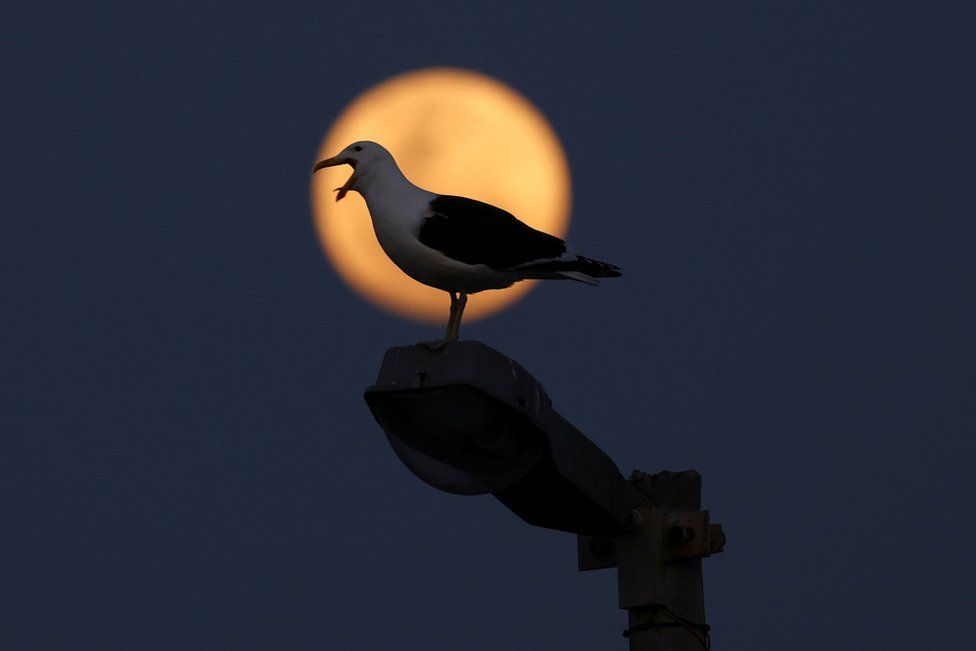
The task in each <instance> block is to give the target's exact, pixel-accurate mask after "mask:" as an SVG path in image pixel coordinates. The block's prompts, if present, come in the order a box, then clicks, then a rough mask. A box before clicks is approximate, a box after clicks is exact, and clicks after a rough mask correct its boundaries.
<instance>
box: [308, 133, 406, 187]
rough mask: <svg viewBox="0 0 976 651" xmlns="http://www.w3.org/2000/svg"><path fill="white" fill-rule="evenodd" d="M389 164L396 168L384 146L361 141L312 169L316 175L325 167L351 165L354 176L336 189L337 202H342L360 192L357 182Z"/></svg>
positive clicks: (320, 162)
mask: <svg viewBox="0 0 976 651" xmlns="http://www.w3.org/2000/svg"><path fill="white" fill-rule="evenodd" d="M388 163H393V165H394V166H395V165H396V163H395V162H394V161H393V156H392V155H391V154H390V152H388V151H387V150H386V149H384V148H383V146H382V145H378V144H377V143H375V142H370V141H369V140H360V141H359V142H354V143H352V144H351V145H349V146H348V147H346V148H345V149H343V150H342V151H340V152H339V153H338V154H336V155H335V156H333V157H332V158H326V159H325V160H323V161H319V162H318V163H316V165H315V167H314V168H313V169H312V173H313V174H314V173H315V172H318V171H319V170H320V169H322V168H324V167H335V166H336V165H349V166H350V167H352V176H350V177H349V180H348V181H346V182H345V183H344V184H343V185H342V187H339V188H336V189H335V191H336V192H338V194H337V195H336V201H341V200H342V198H343V197H345V196H346V193H347V192H349V191H350V190H356V191H357V192H358V191H359V189H360V188H359V186H358V185H357V182H358V181H360V180H361V179H362V178H363V176H364V175H367V174H369V173H370V171H372V170H374V169H376V168H378V167H382V166H384V165H386V164H388Z"/></svg>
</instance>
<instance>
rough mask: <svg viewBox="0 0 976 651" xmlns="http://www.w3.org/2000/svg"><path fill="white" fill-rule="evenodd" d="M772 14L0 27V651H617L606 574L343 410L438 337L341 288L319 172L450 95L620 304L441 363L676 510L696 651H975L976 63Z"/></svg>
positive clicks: (539, 322) (174, 13) (667, 8)
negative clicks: (397, 84) (503, 150)
mask: <svg viewBox="0 0 976 651" xmlns="http://www.w3.org/2000/svg"><path fill="white" fill-rule="evenodd" d="M796 4H797V3H778V2H768V3H764V4H760V3H751V2H734V3H729V2H725V3H718V2H716V3H697V2H683V3H667V4H666V5H664V6H656V7H651V6H648V5H644V4H643V3H641V4H640V6H641V7H643V8H641V9H639V10H638V9H636V7H637V6H638V3H632V5H633V7H635V9H633V10H631V11H627V10H624V9H622V8H620V7H619V6H612V5H609V4H607V3H593V4H589V5H585V6H583V5H579V6H575V5H574V3H565V2H553V3H548V4H542V3H525V2H511V3H498V4H495V5H493V6H482V7H474V6H467V5H465V4H463V3H457V2H438V3H434V2H410V3H398V7H399V8H397V9H393V8H392V6H393V3H390V6H385V5H383V4H377V3H370V2H344V3H327V2H321V1H320V2H314V3H313V2H294V3H252V2H244V3H241V2H235V3H205V4H204V6H200V5H198V4H197V3H187V4H185V5H181V6H177V5H176V4H175V3H166V2H163V3H133V2H125V3H121V2H120V3H108V2H102V3H56V2H55V3H26V2H17V3H10V2H7V3H5V4H4V8H3V9H2V10H0V82H2V83H0V94H2V102H0V120H2V124H3V129H2V134H3V135H2V141H0V184H2V186H0V201H2V204H0V205H2V213H0V266H2V281H0V308H2V311H3V321H2V329H0V363H2V369H3V372H2V375H0V378H2V394H0V395H2V401H0V516H2V518H0V551H2V562H0V646H2V648H3V649H5V650H21V649H23V650H27V649H30V650H36V649H44V650H47V649H146V650H155V649H161V650H162V649H166V650H170V649H194V650H195V649H201V650H204V649H233V650H237V649H289V650H290V649H295V650H299V649H316V650H321V649H394V648H396V649H474V650H480V649H485V650H488V649H491V650H498V649H520V650H521V649H525V650H529V649H581V650H582V649H624V648H626V641H625V640H624V638H622V637H621V630H622V629H623V628H624V627H625V626H626V614H625V612H623V611H620V610H619V609H618V608H617V603H616V576H615V573H614V572H613V571H603V572H589V573H585V574H581V573H578V572H577V571H576V542H575V539H574V538H573V537H572V536H570V535H568V534H563V533H559V532H554V531H547V530H543V529H534V528H532V527H529V526H528V525H525V524H524V523H522V522H521V521H519V520H518V519H517V518H516V517H515V516H513V515H512V514H511V513H510V512H508V511H507V510H506V509H505V508H504V507H503V506H502V505H501V504H500V503H498V502H497V501H495V500H494V499H493V498H491V497H458V496H453V495H448V494H446V493H440V492H438V491H436V490H434V489H432V488H430V487H428V486H426V485H425V484H423V483H421V482H420V481H419V480H417V479H416V478H415V477H414V476H412V475H411V474H410V473H409V472H408V471H407V470H406V469H405V468H404V467H403V466H402V464H401V463H400V462H399V461H398V460H397V459H396V457H395V456H394V454H393V452H392V451H391V450H390V448H389V446H388V445H387V443H386V441H385V439H384V437H383V436H382V433H381V431H380V429H379V427H378V426H377V425H376V424H375V422H374V421H373V420H372V417H371V416H370V414H369V412H368V410H367V408H366V405H365V403H364V402H363V400H362V391H363V389H364V388H365V387H366V386H367V385H369V384H371V383H372V382H373V380H374V379H375V375H376V371H377V370H378V367H379V363H380V360H381V358H382V354H383V352H384V350H385V349H386V348H388V347H390V346H394V345H402V344H410V343H413V342H416V341H419V340H425V339H432V338H435V337H437V336H439V335H440V334H441V332H442V327H441V326H430V325H421V324H416V323H411V322H407V321H404V320H402V319H400V318H398V317H395V316H392V315H390V314H387V313H385V312H383V311H381V310H380V309H378V308H376V307H374V306H372V305H370V304H368V303H366V302H364V301H363V300H361V299H360V298H358V297H357V296H356V295H355V294H353V293H352V292H351V291H350V290H349V289H348V288H347V287H346V286H345V285H344V284H343V283H342V281H341V280H340V279H339V278H338V276H337V274H336V273H335V272H334V271H333V269H332V268H331V266H330V265H329V263H328V261H327V260H326V259H325V258H324V257H323V255H322V253H321V250H320V248H319V244H318V241H317V238H316V234H315V231H314V228H313V225H312V221H311V216H310V208H309V199H308V186H309V178H310V170H311V166H312V164H313V163H314V162H315V155H316V150H317V148H318V145H319V141H320V139H321V137H322V136H323V134H324V133H325V131H326V130H327V129H328V127H329V125H330V124H331V123H332V121H333V120H334V118H335V117H336V115H337V114H338V112H339V111H340V110H341V109H342V107H343V106H344V105H345V104H346V103H347V102H348V101H350V100H351V99H352V98H353V97H355V96H356V95H357V94H358V93H360V92H362V91H363V90H365V89H366V88H368V87H370V86H371V85H373V84H375V83H377V82H380V81H382V80H384V79H386V78H388V77H390V76H392V75H394V74H397V73H400V72H403V71H406V70H411V69H416V68H421V67H426V66H432V65H449V66H458V67H464V68H469V69H472V70H476V71H479V72H482V73H486V74H489V75H492V76H494V77H496V78H498V79H500V80H502V81H504V82H506V83H508V84H510V85H512V86H513V87H515V88H516V89H518V90H519V91H520V92H522V93H523V94H524V95H525V96H527V97H528V98H529V99H530V100H531V101H533V102H534V103H535V104H536V106H538V107H539V108H540V109H541V110H542V111H543V112H544V113H545V115H546V116H547V117H548V118H549V120H550V122H551V124H552V125H553V127H554V128H555V130H556V132H557V133H558V134H559V136H560V138H561V139H562V142H563V144H564V146H565V148H566V152H567V155H568V158H569V163H570V166H571V168H572V175H573V183H574V207H573V222H572V225H571V229H570V235H569V237H570V239H571V240H572V241H573V242H575V243H576V244H577V246H578V247H579V248H580V249H582V250H584V251H585V252H586V253H587V254H588V255H592V256H594V257H597V258H600V259H605V260H608V261H610V262H613V263H615V264H618V265H620V266H621V267H622V268H623V269H624V276H623V278H621V279H619V280H618V281H613V282H605V283H603V285H602V286H601V287H599V288H596V289H594V288H590V287H586V286H584V285H580V284H577V283H550V284H548V285H543V286H540V287H539V288H537V289H536V291H534V292H533V293H532V294H530V295H529V296H528V297H527V298H526V299H525V300H524V301H522V302H521V303H519V304H517V305H516V306H514V307H513V308H511V309H509V310H507V311H505V312H504V313H502V314H500V315H497V316H495V317H492V318H490V319H488V320H485V321H481V322H477V323H472V324H468V325H466V327H465V329H464V331H463V333H462V334H463V335H464V336H465V337H470V338H475V339H478V340H481V341H483V342H485V343H487V344H488V345H490V346H492V347H494V348H496V349H498V350H500V351H502V352H504V353H505V354H507V355H510V356H512V357H514V358H515V359H517V360H518V361H519V362H520V363H521V364H522V365H523V366H525V367H526V368H527V369H528V370H529V371H531V372H532V373H533V374H534V375H535V376H536V377H537V378H538V379H539V380H540V381H542V382H543V383H544V384H545V385H546V387H547V389H548V391H549V394H550V395H551V396H552V399H553V401H554V405H555V407H556V408H557V409H558V410H559V411H560V412H561V413H562V414H563V415H565V416H566V417H567V418H568V419H569V420H570V421H571V422H573V423H574V424H575V425H576V426H577V427H579V428H580V429H581V430H582V431H583V432H585V433H586V434H587V435H588V436H589V437H590V438H591V439H593V440H594V441H595V442H596V443H597V444H598V445H600V446H601V447H602V448H603V449H604V450H606V451H607V452H608V453H609V454H610V455H611V456H612V457H613V459H614V460H615V461H616V462H617V464H618V465H619V466H620V468H621V470H622V471H624V473H625V474H626V473H629V472H630V470H631V469H632V468H640V469H642V470H645V471H648V472H656V471H659V470H663V469H671V470H682V469H687V468H697V469H699V470H700V471H701V472H702V474H703V477H704V494H703V504H704V506H705V508H708V509H710V510H711V514H712V518H713V520H714V521H718V522H721V523H722V524H723V525H724V528H725V531H726V533H727V535H728V545H727V547H726V551H725V552H724V553H723V554H721V555H719V556H716V557H713V558H710V559H706V560H705V561H704V565H705V590H706V611H707V613H708V623H709V624H710V625H711V626H712V627H713V630H712V638H713V645H714V648H716V649H736V650H746V649H786V648H789V649H811V650H812V649H817V650H820V649H921V648H925V649H940V650H941V649H968V648H971V646H970V645H971V644H972V640H973V639H976V624H974V621H976V620H974V618H973V616H972V607H973V605H974V597H973V594H974V591H973V581H974V579H976V562H974V560H973V553H974V550H973V541H974V539H976V537H974V532H976V529H974V525H973V517H974V511H976V499H974V491H976V478H974V472H973V468H972V464H973V462H974V460H976V443H974V434H976V391H974V389H976V370H974V369H976V364H974V362H976V354H974V353H976V345H974V331H976V280H974V279H976V265H974V260H973V251H974V246H976V222H974V217H976V210H974V207H976V201H974V192H973V181H974V177H976V170H974V165H973V151H974V139H973V118H974V115H976V102H974V88H973V78H974V72H973V71H974V69H976V67H974V63H976V57H974V55H973V33H974V25H973V21H972V20H971V19H970V17H969V16H967V15H966V13H965V9H964V7H965V6H966V5H965V4H964V3H939V4H940V5H943V7H942V8H941V9H937V10H936V9H933V6H934V4H935V3H916V4H914V5H911V6H908V5H903V4H899V3H891V2H884V3H882V2H876V3H855V2H836V3H809V5H810V6H809V7H807V8H800V7H797V6H796ZM827 4H829V5H832V6H830V7H827V6H825V5H827ZM511 154H512V155H511V165H518V164H519V155H518V152H517V151H513V152H511ZM359 200H360V199H359V197H357V196H353V197H351V198H350V199H347V201H359ZM446 308H447V300H446V296H445V315H446Z"/></svg>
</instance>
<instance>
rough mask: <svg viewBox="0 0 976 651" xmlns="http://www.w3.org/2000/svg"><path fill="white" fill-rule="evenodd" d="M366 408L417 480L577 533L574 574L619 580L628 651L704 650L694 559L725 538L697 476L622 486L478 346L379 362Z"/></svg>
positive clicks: (515, 374) (405, 349) (597, 455)
mask: <svg viewBox="0 0 976 651" xmlns="http://www.w3.org/2000/svg"><path fill="white" fill-rule="evenodd" d="M365 398H366V403H367V404H368V405H369V408H370V411H371V412H372V413H373V417H374V418H375V419H376V422H377V423H379V425H380V427H382V429H383V431H384V432H385V433H386V437H387V440H388V441H389V442H390V446H391V447H392V448H393V450H394V452H395V453H396V454H397V456H398V457H399V458H400V460H401V461H403V463H404V464H405V465H406V466H407V468H409V469H410V471H411V472H413V473H414V474H415V475H416V476H417V477H419V478H420V479H422V480H423V481H425V482H426V483H428V484H430V485H431V486H433V487H435V488H438V489H440V490H443V491H447V492H449V493H455V494H459V495H482V494H486V493H491V494H492V495H494V496H495V497H496V498H497V499H498V500H499V501H501V502H502V503H503V504H504V505H505V506H506V507H508V508H509V509H510V510H511V511H512V512H514V513H515V514H516V515H518V516H519V517H520V518H522V519H523V520H524V521H525V522H527V523H529V524H532V525H536V526H541V527H546V528H549V529H557V530H560V531H566V532H570V533H575V534H577V535H578V536H579V541H578V548H579V567H580V570H589V569H601V568H610V567H617V568H618V584H619V604H620V607H621V608H625V609H627V610H628V612H629V614H630V619H629V622H630V625H629V627H628V628H627V630H626V631H625V632H624V635H625V636H626V637H628V638H629V640H630V648H631V649H632V651H637V650H644V649H686V648H694V646H691V647H689V645H698V644H699V643H700V644H703V645H707V641H708V633H707V631H708V627H707V626H705V625H704V623H703V620H704V602H703V597H702V590H701V561H700V559H701V558H702V557H704V556H708V555H710V554H713V553H717V552H719V551H721V550H722V547H723V545H724V543H725V537H724V534H722V530H721V526H720V525H717V524H710V523H709V520H708V512H707V511H700V510H698V509H699V508H700V494H701V476H700V475H699V474H698V473H697V472H696V471H686V472H684V473H669V472H662V473H658V474H657V475H646V474H644V473H639V472H637V471H635V473H634V474H633V475H632V476H631V479H630V481H628V480H625V479H624V477H623V476H622V475H621V474H620V471H619V470H618V468H617V466H616V465H615V464H614V462H613V461H612V460H611V459H610V457H609V456H607V454H606V453H604V452H603V451H602V450H600V448H598V447H597V446H596V445H595V444H594V443H593V442H592V441H590V440H589V439H588V438H587V437H586V436H584V435H583V433H582V432H580V431H579V430H578V429H576V428H575V427H573V426H572V425H571V424H570V423H569V422H568V421H567V420H566V419H565V418H563V417H562V416H561V415H559V413H558V412H557V411H556V410H554V409H553V408H552V402H551V401H550V399H549V396H548V394H547V393H546V390H545V388H544V387H543V386H542V385H541V384H540V383H539V382H538V380H536V379H535V378H534V377H532V376H531V375H530V374H529V373H528V372H527V371H526V370H525V369H523V368H522V367H521V366H520V365H519V364H518V363H517V362H515V361H514V360H512V359H510V358H508V357H506V356H505V355H503V354H501V353H499V352H498V351H496V350H493V349H491V348H489V347H488V346H486V345H484V344H482V343H480V342H477V341H451V342H445V343H436V344H417V345H414V346H401V347H396V348H391V349H389V350H388V351H386V355H385V356H384V358H383V364H382V366H381V367H380V372H379V376H378V378H377V380H376V383H375V384H374V385H372V386H370V387H369V388H367V389H366V393H365ZM689 633H690V634H691V635H688V634H689Z"/></svg>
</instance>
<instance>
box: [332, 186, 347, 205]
mask: <svg viewBox="0 0 976 651" xmlns="http://www.w3.org/2000/svg"><path fill="white" fill-rule="evenodd" d="M333 192H338V193H339V194H337V195H336V203H339V202H340V201H342V199H343V197H345V196H346V194H348V193H349V188H347V187H346V186H342V187H341V188H336V189H335V190H333Z"/></svg>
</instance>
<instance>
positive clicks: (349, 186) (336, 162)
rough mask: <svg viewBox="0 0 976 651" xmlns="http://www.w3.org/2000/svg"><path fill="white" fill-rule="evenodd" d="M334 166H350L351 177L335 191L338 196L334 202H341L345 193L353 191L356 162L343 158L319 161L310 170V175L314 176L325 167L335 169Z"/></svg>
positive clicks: (334, 157) (337, 157) (335, 157)
mask: <svg viewBox="0 0 976 651" xmlns="http://www.w3.org/2000/svg"><path fill="white" fill-rule="evenodd" d="M336 165H350V166H352V170H353V171H352V176H350V177H349V180H348V181H346V182H345V183H344V184H343V185H342V187H341V188H336V189H335V191H336V192H338V193H339V194H337V195H336V201H342V198H343V197H345V196H346V193H347V192H349V191H350V190H352V189H353V187H352V184H353V183H354V182H355V180H356V161H354V160H353V159H351V158H347V157H345V156H333V157H332V158H326V159H325V160H323V161H319V162H318V163H316V164H315V167H313V168H312V174H315V173H316V172H318V171H319V170H320V169H323V168H326V167H335V166H336Z"/></svg>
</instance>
